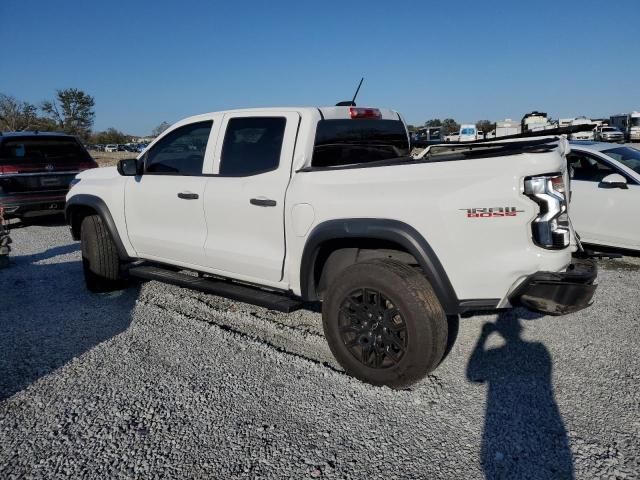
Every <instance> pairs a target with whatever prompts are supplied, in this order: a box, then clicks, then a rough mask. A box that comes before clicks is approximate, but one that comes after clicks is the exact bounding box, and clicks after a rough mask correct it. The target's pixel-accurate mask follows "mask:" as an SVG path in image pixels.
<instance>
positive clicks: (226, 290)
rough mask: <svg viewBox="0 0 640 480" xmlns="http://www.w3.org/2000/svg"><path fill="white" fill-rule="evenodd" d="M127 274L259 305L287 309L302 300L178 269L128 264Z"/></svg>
mask: <svg viewBox="0 0 640 480" xmlns="http://www.w3.org/2000/svg"><path fill="white" fill-rule="evenodd" d="M129 275H131V276H133V277H138V278H143V279H145V280H158V281H159V282H164V283H170V284H171V285H177V286H179V287H184V288H190V289H192V290H198V291H200V292H205V293H211V294H213V295H218V296H219V297H225V298H229V299H231V300H238V301H240V302H245V303H251V304H253V305H258V306H260V307H264V308H268V309H270V310H276V311H278V312H284V313H290V312H293V311H295V310H300V309H301V308H302V302H301V301H299V300H296V299H294V298H291V297H288V296H286V295H285V294H281V293H275V292H268V291H265V290H260V289H259V288H253V287H249V286H246V285H238V284H235V283H230V282H225V281H222V280H216V279H212V278H200V277H194V276H192V275H187V274H184V273H180V272H174V271H171V270H165V269H163V268H160V267H154V266H149V265H142V266H138V267H131V268H130V269H129Z"/></svg>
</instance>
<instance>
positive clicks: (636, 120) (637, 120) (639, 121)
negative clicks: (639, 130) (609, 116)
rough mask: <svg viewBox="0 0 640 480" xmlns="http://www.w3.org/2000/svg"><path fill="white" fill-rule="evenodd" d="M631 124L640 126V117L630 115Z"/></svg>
mask: <svg viewBox="0 0 640 480" xmlns="http://www.w3.org/2000/svg"><path fill="white" fill-rule="evenodd" d="M631 126H632V127H640V117H631Z"/></svg>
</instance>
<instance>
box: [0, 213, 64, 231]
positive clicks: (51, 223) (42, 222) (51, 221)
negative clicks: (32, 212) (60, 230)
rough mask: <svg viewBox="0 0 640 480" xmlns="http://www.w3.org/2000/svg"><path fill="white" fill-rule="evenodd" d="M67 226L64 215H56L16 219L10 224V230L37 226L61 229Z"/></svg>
mask: <svg viewBox="0 0 640 480" xmlns="http://www.w3.org/2000/svg"><path fill="white" fill-rule="evenodd" d="M66 224H67V223H66V221H65V219H64V213H56V214H53V215H41V216H39V217H27V218H22V219H14V220H12V221H11V222H10V223H9V229H14V228H25V227H28V226H31V225H34V226H35V225H37V226H39V227H61V226H64V225H66Z"/></svg>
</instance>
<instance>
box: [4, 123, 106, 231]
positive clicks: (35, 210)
mask: <svg viewBox="0 0 640 480" xmlns="http://www.w3.org/2000/svg"><path fill="white" fill-rule="evenodd" d="M97 166H98V164H97V163H96V162H95V160H93V158H91V156H90V155H89V153H88V152H87V150H86V149H85V148H84V146H83V145H82V143H80V141H79V140H78V139H77V138H76V137H74V136H71V135H66V134H63V133H52V132H44V133H41V132H13V133H6V132H4V133H0V207H4V214H5V218H11V217H18V218H22V217H31V216H37V215H41V214H45V213H54V212H58V211H59V212H62V211H63V210H64V203H65V196H66V194H67V191H68V190H69V184H70V183H71V181H72V180H73V179H74V177H75V176H76V174H77V173H78V172H81V171H82V170H86V169H88V168H96V167H97Z"/></svg>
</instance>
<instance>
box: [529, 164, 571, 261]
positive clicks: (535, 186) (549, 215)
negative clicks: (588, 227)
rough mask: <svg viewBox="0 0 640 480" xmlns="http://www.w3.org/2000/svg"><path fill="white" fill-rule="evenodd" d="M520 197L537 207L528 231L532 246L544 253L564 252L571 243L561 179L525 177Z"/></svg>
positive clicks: (558, 176)
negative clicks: (530, 201)
mask: <svg viewBox="0 0 640 480" xmlns="http://www.w3.org/2000/svg"><path fill="white" fill-rule="evenodd" d="M524 193H525V195H527V196H528V197H529V198H531V199H532V200H533V201H534V202H536V203H537V204H538V205H539V206H540V213H539V214H538V216H537V217H536V219H535V220H534V221H533V223H532V225H531V228H532V231H533V240H534V242H535V243H536V245H538V246H540V247H543V248H548V249H560V248H566V247H568V246H569V245H570V243H571V233H570V230H569V218H568V215H567V196H566V188H565V184H564V178H563V177H562V175H559V174H552V175H540V176H536V177H528V178H526V179H525V181H524Z"/></svg>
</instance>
